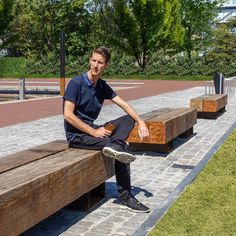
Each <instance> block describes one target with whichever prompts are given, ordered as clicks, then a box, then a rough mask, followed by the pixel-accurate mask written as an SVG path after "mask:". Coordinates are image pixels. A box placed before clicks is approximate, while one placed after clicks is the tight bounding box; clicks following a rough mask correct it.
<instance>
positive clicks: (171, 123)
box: [127, 108, 197, 152]
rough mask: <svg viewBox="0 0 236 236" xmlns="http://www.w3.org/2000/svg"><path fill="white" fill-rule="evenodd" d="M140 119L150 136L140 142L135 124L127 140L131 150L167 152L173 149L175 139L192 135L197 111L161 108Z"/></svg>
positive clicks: (193, 109)
mask: <svg viewBox="0 0 236 236" xmlns="http://www.w3.org/2000/svg"><path fill="white" fill-rule="evenodd" d="M141 117H142V119H143V120H144V121H145V123H146V125H147V127H148V129H149V133H150V135H149V136H148V137H145V138H144V139H143V140H142V141H141V140H140V137H139V134H138V126H137V124H136V125H135V127H134V128H133V130H132V132H131V133H130V136H129V137H128V139H127V141H128V142H129V143H130V147H131V149H135V150H151V151H160V152H169V151H170V150H172V149H173V143H174V139H175V138H176V137H178V136H179V137H184V138H186V137H190V136H191V135H192V134H193V126H194V125H195V124H196V123H197V109H196V108H162V109H159V110H156V111H153V112H149V113H146V114H143V115H141Z"/></svg>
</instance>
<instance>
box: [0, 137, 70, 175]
mask: <svg viewBox="0 0 236 236" xmlns="http://www.w3.org/2000/svg"><path fill="white" fill-rule="evenodd" d="M67 148H68V145H67V143H66V141H65V140H56V141H53V142H50V143H46V144H43V145H39V146H36V147H34V148H31V149H27V150H24V151H21V152H17V153H14V154H12V155H8V156H6V157H1V158H0V173H3V172H5V171H7V170H10V169H14V168H16V167H18V166H21V165H24V164H27V163H30V162H33V161H35V160H39V159H41V158H45V157H47V156H49V155H52V154H55V153H57V152H60V151H63V150H66V149H67Z"/></svg>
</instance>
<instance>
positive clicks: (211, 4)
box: [180, 0, 222, 59]
mask: <svg viewBox="0 0 236 236" xmlns="http://www.w3.org/2000/svg"><path fill="white" fill-rule="evenodd" d="M221 3H222V1H221V0H213V1H207V0H195V1H193V0H183V1H181V12H182V14H181V15H182V25H183V27H184V29H185V35H184V43H183V45H182V46H181V48H180V50H181V51H183V50H184V51H186V52H187V55H188V58H189V59H191V53H192V51H194V50H199V49H200V47H201V44H202V43H203V41H204V40H205V39H207V38H208V37H209V35H210V33H211V32H212V30H213V26H214V25H215V22H216V16H217V14H218V7H219V5H220V4H221Z"/></svg>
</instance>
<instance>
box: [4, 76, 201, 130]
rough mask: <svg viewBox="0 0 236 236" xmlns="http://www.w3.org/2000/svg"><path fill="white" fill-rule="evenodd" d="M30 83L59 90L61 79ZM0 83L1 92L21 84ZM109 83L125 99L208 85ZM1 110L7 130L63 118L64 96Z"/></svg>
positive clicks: (15, 103)
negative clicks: (48, 119) (54, 117)
mask: <svg viewBox="0 0 236 236" xmlns="http://www.w3.org/2000/svg"><path fill="white" fill-rule="evenodd" d="M27 81H28V82H27V83H29V84H30V85H31V86H32V85H34V86H44V87H45V88H48V87H50V86H55V83H58V84H57V86H58V87H59V80H58V79H40V80H39V79H38V80H37V79H27ZM0 82H1V83H0V89H1V86H3V85H4V86H6V87H7V88H10V87H11V86H15V85H16V84H15V83H17V81H16V80H12V79H11V80H4V79H1V80H0ZM107 82H108V84H110V85H111V87H112V88H113V89H114V90H116V91H117V92H118V94H119V96H121V97H123V98H124V99H125V100H134V99H139V98H144V97H149V96H155V95H159V94H163V93H167V92H173V91H178V90H183V89H187V88H192V87H196V86H204V85H205V82H204V81H160V80H158V81H156V80H107ZM4 83H5V84H4ZM5 89H6V88H5ZM0 110H1V112H0V127H5V126H9V125H15V124H19V123H22V122H27V121H33V120H37V119H41V118H46V117H51V116H55V115H59V114H61V113H62V99H61V97H60V96H54V97H45V96H44V97H43V96H38V97H37V98H34V99H27V100H24V101H18V100H14V101H7V102H0Z"/></svg>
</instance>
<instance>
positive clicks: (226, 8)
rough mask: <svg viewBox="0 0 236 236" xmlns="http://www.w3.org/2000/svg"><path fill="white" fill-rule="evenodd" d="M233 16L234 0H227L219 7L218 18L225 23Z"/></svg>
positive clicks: (235, 8)
mask: <svg viewBox="0 0 236 236" xmlns="http://www.w3.org/2000/svg"><path fill="white" fill-rule="evenodd" d="M233 16H236V0H228V1H226V3H224V4H223V6H222V7H221V8H220V11H219V15H218V20H219V22H220V23H225V22H227V21H228V20H229V19H230V18H231V17H233Z"/></svg>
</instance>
